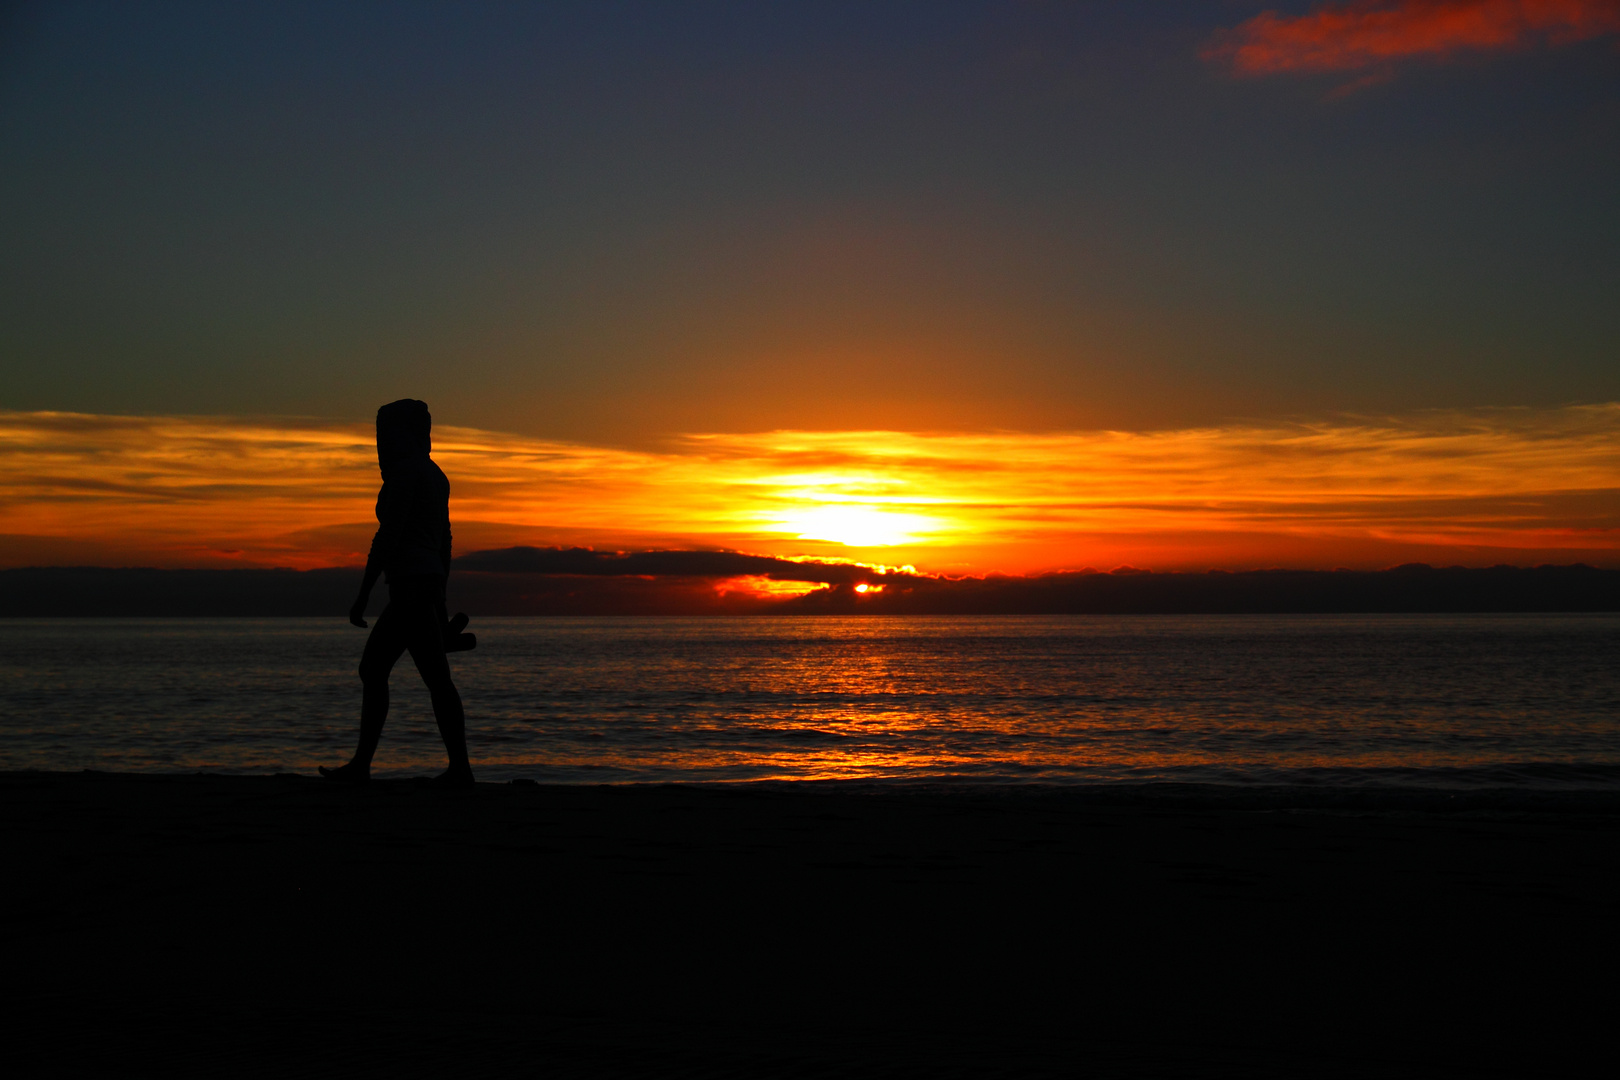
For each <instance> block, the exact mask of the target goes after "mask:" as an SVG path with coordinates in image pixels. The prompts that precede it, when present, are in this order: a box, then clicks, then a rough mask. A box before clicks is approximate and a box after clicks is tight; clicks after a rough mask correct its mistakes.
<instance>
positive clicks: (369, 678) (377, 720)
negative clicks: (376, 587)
mask: <svg viewBox="0 0 1620 1080" xmlns="http://www.w3.org/2000/svg"><path fill="white" fill-rule="evenodd" d="M404 652H405V638H404V635H402V634H401V633H400V626H399V619H398V613H397V612H395V611H394V604H393V603H392V600H390V603H389V605H388V607H387V608H385V609H384V610H383V613H382V614H381V615H379V616H377V620H376V622H375V623H373V624H372V627H371V635H370V636H369V637H367V638H366V649H365V652H364V653H362V654H361V656H360V743H359V745H358V746H356V747H355V750H354V757H352V758H350V759H349V763H348V764H347V765H341V766H339V767H338V768H336V769H328V768H326V767H325V766H322V767H321V775H322V776H325V777H327V778H329V779H333V780H366V779H369V778H370V776H371V759H372V757H373V756H374V755H375V754H376V753H377V743H378V741H379V740H381V739H382V729H383V723H384V722H385V721H386V720H387V719H388V674H389V672H391V671H393V670H394V664H395V662H397V661H398V660H399V658H400V655H401V654H402V653H404Z"/></svg>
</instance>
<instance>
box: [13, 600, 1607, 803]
mask: <svg viewBox="0 0 1620 1080" xmlns="http://www.w3.org/2000/svg"><path fill="white" fill-rule="evenodd" d="M470 629H471V630H473V631H475V632H476V633H477V634H478V638H479V645H478V648H477V650H476V651H474V652H471V653H462V654H458V655H455V656H453V657H452V658H451V663H452V667H453V668H454V671H455V675H456V681H457V684H458V686H459V687H460V689H461V692H462V697H463V699H464V701H465V703H466V707H467V719H468V736H469V738H468V741H469V745H470V747H471V750H472V758H473V764H474V768H475V771H476V772H477V774H478V776H479V778H480V779H483V780H512V779H518V778H527V779H533V780H537V781H541V782H545V783H624V782H693V781H699V782H709V781H756V780H846V781H864V782H871V783H880V784H896V783H917V782H933V783H939V782H950V783H963V782H971V783H985V784H1011V783H1043V784H1118V783H1132V784H1140V783H1159V782H1182V783H1198V784H1225V785H1274V784H1287V785H1338V786H1348V787H1358V786H1366V785H1413V786H1418V787H1425V788H1436V787H1439V788H1457V789H1479V788H1504V787H1506V788H1533V789H1558V790H1576V789H1592V788H1617V787H1620V663H1617V661H1620V616H1617V615H1464V616H1457V615H1376V616H1342V615H1332V616H1307V615H1297V616H1187V617H1182V616H1140V617H1100V616H1063V617H1044V616H1042V617H993V618H946V617H921V618H883V617H864V618H862V617H855V618H832V617H807V618H781V617H768V618H707V619H680V618H549V619H548V618H503V619H481V620H475V621H474V623H473V625H472V626H471V627H470ZM364 639H365V632H364V631H361V630H359V629H356V628H353V627H350V626H349V625H347V623H346V622H345V621H344V620H343V619H341V618H331V619H292V618H285V619H246V618H243V619H11V620H0V680H3V681H0V769H4V770H24V769H41V770H68V771H76V770H80V769H96V770H119V771H139V772H198V771H202V772H213V773H275V772H294V773H313V771H314V769H315V766H316V765H317V764H329V765H335V764H340V763H342V762H343V761H345V760H347V758H348V755H349V753H350V751H351V750H352V748H353V743H354V736H355V732H356V728H357V724H358V712H359V705H360V684H359V680H358V678H357V677H356V675H355V666H356V664H357V663H358V661H359V657H360V650H361V647H362V645H363V644H364ZM392 690H393V711H392V713H391V715H390V718H389V722H388V726H387V728H386V730H385V731H384V734H383V740H382V747H381V749H380V751H379V753H378V756H377V761H376V764H375V774H376V775H379V776H390V775H395V776H409V775H422V774H428V773H433V772H436V771H438V770H439V769H441V768H443V763H444V754H443V748H442V746H441V744H440V743H439V739H438V734H437V731H436V729H435V727H434V724H433V718H432V713H431V710H430V709H429V706H428V700H427V693H426V690H425V689H424V688H423V686H422V684H421V680H420V679H419V677H418V676H417V674H416V672H415V669H414V668H413V667H412V665H411V662H410V660H409V658H408V657H406V658H404V659H402V660H401V661H400V664H399V666H398V667H396V668H395V670H394V677H393V683H392Z"/></svg>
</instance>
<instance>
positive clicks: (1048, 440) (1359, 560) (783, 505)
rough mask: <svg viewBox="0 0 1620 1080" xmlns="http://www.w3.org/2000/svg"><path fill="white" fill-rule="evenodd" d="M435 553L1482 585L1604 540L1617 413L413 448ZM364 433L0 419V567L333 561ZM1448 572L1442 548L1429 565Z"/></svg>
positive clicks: (514, 438) (352, 511) (472, 439)
mask: <svg viewBox="0 0 1620 1080" xmlns="http://www.w3.org/2000/svg"><path fill="white" fill-rule="evenodd" d="M434 434H435V450H434V454H435V457H436V458H437V459H438V460H439V461H440V463H441V464H442V465H443V466H444V468H445V471H446V472H447V473H448V474H449V476H450V478H451V481H452V485H453V502H452V514H453V516H454V518H455V521H456V528H457V538H458V550H460V551H470V550H476V549H479V548H494V547H506V546H510V545H514V544H532V545H536V546H570V545H582V546H592V547H597V548H606V549H637V550H645V549H649V548H662V549H671V548H709V549H714V548H726V549H731V550H737V551H746V552H751V553H757V554H762V555H771V556H815V557H822V558H827V557H834V558H839V557H841V558H848V559H858V560H860V561H863V562H874V563H883V564H889V565H894V564H900V563H910V564H913V565H916V566H917V567H919V568H920V569H926V570H944V571H949V572H969V571H971V572H984V571H987V570H1003V571H1008V572H1021V571H1026V570H1036V569H1053V568H1061V567H1081V566H1085V565H1093V566H1099V567H1104V568H1106V567H1109V566H1113V565H1118V564H1120V563H1135V564H1137V565H1147V566H1156V567H1169V566H1254V565H1276V564H1286V565H1334V564H1344V565H1379V564H1386V563H1388V562H1390V561H1399V560H1400V559H1402V558H1406V557H1424V558H1430V559H1449V560H1452V561H1459V562H1473V563H1478V562H1482V561H1492V560H1494V559H1501V560H1503V561H1523V560H1524V559H1530V558H1538V557H1542V556H1548V557H1550V556H1551V555H1553V554H1556V553H1560V552H1562V553H1568V554H1569V555H1570V556H1571V557H1581V558H1586V559H1588V560H1593V561H1599V562H1605V561H1607V562H1613V561H1614V558H1613V557H1614V554H1615V552H1616V549H1617V545H1620V532H1617V531H1616V530H1617V529H1620V404H1609V405H1595V406H1583V407H1572V408H1567V409H1557V410H1542V411H1537V410H1528V409H1506V410H1495V411H1484V412H1472V413H1430V414H1422V415H1417V416H1407V417H1401V418H1389V419H1365V420H1336V421H1317V422H1301V423H1290V424H1233V425H1226V426H1220V427H1206V428H1189V429H1181V430H1174V431H1156V432H1153V431H1150V432H1118V431H1091V432H1065V433H1052V434H1030V433H1022V432H986V433H961V432H942V433H907V432H884V431H867V432H791V431H789V432H780V431H779V432H766V433H757V434H707V435H694V436H688V437H684V438H681V439H678V440H675V441H673V442H672V443H671V444H669V445H668V446H667V447H666V448H665V449H663V450H662V451H656V452H655V451H645V450H626V449H616V448H611V447H598V446H589V445H583V444H578V443H565V442H557V441H549V440H543V439H534V438H528V437H524V436H518V435H508V434H501V433H496V432H486V431H478V430H473V429H466V428H440V429H438V430H436V431H435V433H434ZM377 482H378V478H377V470H376V461H375V456H374V451H373V447H372V442H371V431H370V428H369V425H357V424H338V423H327V422H316V421H297V420H274V419H265V420H235V419H219V418H196V417H108V416H86V415H77V414H62V413H0V514H3V517H4V520H5V522H6V525H5V526H4V527H3V528H0V532H4V533H5V534H7V536H6V537H5V538H4V540H3V542H0V544H3V546H0V562H3V563H5V564H9V565H19V564H25V563H32V564H45V563H55V564H64V563H70V562H84V563H99V564H102V565H107V564H126V565H127V564H134V563H146V564H152V565H169V566H182V565H197V566H206V565H229V564H238V565H243V564H246V565H287V566H301V567H308V566H318V565H333V564H343V563H352V562H355V561H357V560H359V559H360V558H362V557H363V552H364V546H365V543H366V540H367V539H368V538H369V533H370V529H371V527H372V525H371V504H372V499H373V498H374V496H375V492H376V485H377ZM1448 553H1449V554H1448Z"/></svg>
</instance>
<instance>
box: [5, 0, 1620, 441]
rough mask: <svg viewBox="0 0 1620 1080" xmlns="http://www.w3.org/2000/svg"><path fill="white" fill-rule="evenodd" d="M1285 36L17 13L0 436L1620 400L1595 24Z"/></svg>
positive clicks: (621, 10)
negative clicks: (414, 420)
mask: <svg viewBox="0 0 1620 1080" xmlns="http://www.w3.org/2000/svg"><path fill="white" fill-rule="evenodd" d="M1319 7H1320V5H1315V4H1309V3H1305V4H1300V3H1271V4H1266V3H1245V2H1237V0H1224V2H1204V3H1174V2H1154V3H1141V2H1120V3H1110V2H1099V3H1058V2H1051V3H996V4H974V3H946V2H941V0H930V2H927V3H918V4H882V3H873V2H870V0H862V2H859V3H850V4H838V3H813V4H812V3H802V4H771V3H762V2H759V0H751V2H748V3H739V4H721V3H688V4H612V3H605V2H602V0H593V2H591V3H586V4H579V5H567V4H562V3H546V4H533V5H530V4H474V3H455V4H450V3H444V4H408V3H399V2H390V3H386V4H369V3H334V2H330V0H326V2H322V3H316V4H298V3H288V2H277V3H271V4H251V3H241V4H238V3H232V4H219V3H203V4H196V5H191V4H157V3H147V4H126V3H110V4H76V3H60V2H59V3H51V4H48V5H40V6H37V7H36V6H29V5H24V6H22V7H21V8H17V9H14V10H10V11H9V13H8V14H7V15H6V16H5V19H4V22H3V24H0V25H3V31H0V32H3V34H4V38H3V42H0V408H8V409H21V410H37V409H56V410H74V411H83V412H96V413H151V414H178V413H192V414H196V413H203V414H255V415H269V414H299V415H312V416H324V417H333V418H352V419H361V420H363V419H365V418H367V417H369V416H370V414H371V413H372V411H373V410H374V409H375V408H376V406H377V405H378V404H379V403H381V402H382V401H386V400H389V399H391V398H395V397H399V396H404V395H407V394H408V395H411V396H416V397H422V398H425V399H427V400H428V401H429V402H430V403H431V404H432V406H433V409H434V413H435V415H436V416H437V417H439V418H441V420H443V421H445V422H449V423H454V424H460V425H464V426H469V427H478V428H483V429H490V430H500V431H511V432H518V433H523V434H527V435H532V436H538V437H546V438H563V439H576V440H588V441H593V442H596V443H618V444H624V445H631V444H637V443H643V442H647V441H651V440H656V439H658V438H660V437H663V436H666V435H669V434H672V433H677V432H712V431H730V432H744V431H760V430H767V429H776V428H797V429H858V428H886V429H894V430H922V429H935V430H952V429H982V428H992V427H993V428H1008V429H1022V430H1031V431H1035V430H1054V429H1071V428H1097V427H1109V428H1121V429H1132V430H1140V429H1145V428H1156V427H1170V426H1178V425H1180V426H1185V425H1196V424H1206V423H1218V422H1224V421H1226V420H1229V419H1231V418H1234V417H1289V416H1301V415H1311V416H1320V415H1324V414H1331V413H1338V412H1345V411H1350V412H1362V413H1390V412H1403V411H1410V410H1415V409H1423V408H1431V407H1443V408H1476V407H1481V406H1510V405H1535V406H1553V405H1559V404H1565V403H1581V402H1588V403H1589V402H1603V401H1612V400H1616V399H1620V362H1617V361H1620V355H1617V353H1620V348H1617V343H1620V300H1617V297H1620V257H1617V254H1616V253H1617V252H1620V50H1617V44H1616V43H1617V41H1620V35H1617V34H1615V33H1613V32H1611V29H1612V26H1613V25H1615V24H1614V20H1615V18H1616V13H1617V11H1620V8H1617V5H1616V4H1615V3H1609V2H1596V3H1587V2H1579V0H1560V3H1558V4H1552V5H1549V4H1548V3H1540V2H1536V0H1523V2H1509V0H1499V2H1498V0H1490V2H1485V0H1469V2H1464V0H1428V2H1427V3H1411V2H1407V3H1397V2H1394V0H1391V2H1388V3H1380V4H1374V5H1370V7H1371V8H1377V9H1379V10H1381V11H1383V12H1384V13H1385V14H1388V15H1389V16H1390V18H1391V19H1394V20H1395V22H1393V23H1391V22H1389V20H1385V21H1384V22H1380V23H1377V24H1376V25H1375V24H1373V23H1370V22H1368V23H1366V25H1362V26H1359V27H1356V26H1352V27H1350V29H1349V31H1346V32H1353V33H1360V34H1362V37H1361V38H1356V39H1354V40H1350V39H1348V38H1345V37H1343V34H1342V33H1341V30H1342V27H1341V28H1340V29H1335V27H1340V23H1342V22H1343V20H1340V22H1339V23H1332V25H1331V26H1330V25H1329V23H1328V22H1324V21H1323V19H1322V18H1321V17H1320V15H1321V13H1320V12H1316V9H1317V8H1319ZM1362 7H1363V8H1364V9H1367V8H1369V5H1362ZM1268 8H1269V9H1272V10H1275V11H1277V12H1279V14H1278V15H1277V16H1275V17H1273V18H1272V19H1271V21H1270V22H1266V21H1264V20H1262V21H1261V22H1258V23H1254V22H1250V20H1252V19H1254V18H1255V17H1256V16H1258V15H1260V14H1261V12H1262V11H1263V10H1265V9H1268ZM1440 9H1463V13H1464V15H1467V16H1468V17H1470V18H1475V19H1476V22H1478V23H1479V25H1480V26H1483V27H1484V29H1483V30H1480V31H1479V32H1478V33H1474V31H1471V30H1470V31H1468V33H1474V36H1473V37H1467V38H1466V40H1464V39H1457V40H1452V39H1444V38H1442V39H1434V38H1433V37H1432V35H1431V36H1430V37H1425V36H1424V35H1425V34H1429V32H1430V31H1429V29H1428V28H1427V27H1428V24H1427V23H1424V21H1423V20H1424V19H1427V18H1429V16H1430V15H1433V14H1434V13H1435V12H1436V11H1438V10H1440ZM1554 9H1556V10H1554ZM1354 10H1355V9H1352V13H1353V12H1354ZM1504 11H1505V12H1507V14H1506V15H1502V14H1501V13H1502V12H1504ZM1313 12H1316V21H1315V22H1312V21H1309V20H1300V19H1295V17H1296V16H1305V15H1311V14H1312V13H1313ZM1492 12H1495V13H1496V14H1494V15H1493V14H1492ZM1548 12H1552V14H1548ZM1559 12H1564V13H1565V14H1559ZM1470 13H1471V14H1470ZM1329 14H1332V13H1331V12H1330V13H1329ZM1498 15H1500V16H1501V18H1499V19H1497V23H1489V24H1488V25H1487V23H1488V20H1489V19H1492V18H1497V16H1498ZM1380 17H1381V18H1382V16H1380ZM1403 19H1404V20H1406V21H1405V22H1401V21H1400V20H1403ZM1503 19H1506V20H1507V21H1506V22H1502V20H1503ZM1515 19H1517V20H1518V21H1517V22H1514V20H1515ZM1480 20H1486V22H1480ZM1560 20H1561V21H1560ZM1363 21H1364V22H1365V20H1363ZM1498 24H1500V25H1498ZM1502 26H1506V27H1507V29H1506V30H1502V29H1501V27H1502ZM1324 27H1326V28H1327V29H1325V30H1324V29H1323V28H1324ZM1493 27H1494V29H1493ZM1330 31H1331V33H1334V34H1340V37H1338V38H1335V39H1334V40H1332V41H1328V42H1327V43H1326V44H1325V45H1324V43H1323V41H1322V40H1319V39H1320V38H1321V35H1322V34H1326V33H1329V32H1330ZM1319 32H1320V33H1319ZM1313 34H1314V35H1317V36H1316V37H1312V35H1313ZM1492 34H1495V36H1494V37H1492V36H1491V35H1492ZM1401 35H1405V36H1404V37H1402V36H1401ZM1465 37H1466V35H1465ZM1307 39H1309V40H1307ZM1397 39H1398V40H1397ZM1436 40H1438V44H1436ZM1347 41H1348V44H1346V42H1347ZM1391 42H1394V44H1391ZM1245 49H1246V50H1247V51H1244V50H1245ZM1324 49H1326V50H1327V51H1325V52H1324V51H1323V50H1324ZM1358 50H1359V51H1358Z"/></svg>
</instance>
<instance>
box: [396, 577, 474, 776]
mask: <svg viewBox="0 0 1620 1080" xmlns="http://www.w3.org/2000/svg"><path fill="white" fill-rule="evenodd" d="M438 594H439V585H438V583H437V582H433V583H429V584H428V585H427V587H425V588H424V589H423V590H422V592H421V594H420V596H418V597H417V598H416V602H415V603H413V605H412V607H411V617H410V625H409V630H408V632H407V634H406V637H405V644H406V647H407V648H409V649H410V651H411V659H412V660H413V661H415V662H416V670H417V671H418V672H420V673H421V675H422V681H423V682H425V683H427V688H428V694H429V696H430V697H431V698H432V699H433V719H434V720H436V721H437V722H438V725H439V737H440V738H441V739H443V740H444V751H445V753H446V754H447V755H448V756H449V758H450V770H449V771H448V772H446V773H445V774H444V775H443V776H441V777H440V778H439V779H441V780H445V781H452V782H462V783H470V782H471V781H472V763H471V762H470V761H469V760H468V759H467V720H466V714H465V713H464V712H463V710H462V707H461V694H460V693H458V692H457V691H456V684H455V682H454V680H452V679H451V677H450V661H449V659H448V658H446V656H445V654H444V634H445V618H444V607H443V604H442V603H441V602H440V601H439V597H438Z"/></svg>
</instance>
